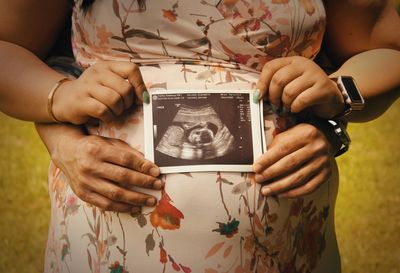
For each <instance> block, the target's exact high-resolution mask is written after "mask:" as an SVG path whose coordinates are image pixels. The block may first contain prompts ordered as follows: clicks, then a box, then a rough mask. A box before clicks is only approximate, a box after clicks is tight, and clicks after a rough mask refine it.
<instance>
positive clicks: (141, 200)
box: [52, 134, 163, 212]
mask: <svg viewBox="0 0 400 273" xmlns="http://www.w3.org/2000/svg"><path fill="white" fill-rule="evenodd" d="M54 151H55V152H53V153H52V158H53V161H54V163H55V164H56V165H57V166H58V167H59V168H61V170H62V171H63V172H64V174H65V175H66V176H67V178H68V180H69V185H70V186H71V188H72V190H73V191H74V192H75V194H76V195H77V196H78V197H79V198H80V199H82V200H83V201H86V202H88V203H90V204H93V205H95V206H97V207H100V208H101V209H104V210H112V211H118V212H129V211H131V212H137V211H138V210H140V207H141V206H154V205H155V204H156V203H157V200H156V198H154V197H153V196H150V195H148V194H144V193H140V192H137V191H133V190H128V189H127V188H129V187H132V186H137V187H142V188H148V189H155V190H160V189H161V188H162V187H163V184H162V182H161V180H159V179H157V176H159V175H160V171H159V169H158V167H157V166H155V165H154V164H153V163H151V162H150V161H148V160H146V159H145V158H144V157H143V155H142V154H141V153H140V152H138V151H137V150H135V149H133V148H131V147H130V146H129V145H128V144H126V143H125V142H123V141H121V140H117V139H111V138H104V137H100V136H93V135H90V136H89V135H83V134H82V135H79V136H74V138H73V139H71V136H70V135H68V136H67V138H65V137H61V138H60V141H58V144H57V147H56V149H55V150H54Z"/></svg>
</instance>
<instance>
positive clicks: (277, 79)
mask: <svg viewBox="0 0 400 273" xmlns="http://www.w3.org/2000/svg"><path fill="white" fill-rule="evenodd" d="M272 83H273V84H275V85H277V86H281V85H283V84H284V83H285V79H284V77H283V76H280V75H279V74H278V75H277V74H275V75H274V76H273V77H272Z"/></svg>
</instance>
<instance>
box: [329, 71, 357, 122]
mask: <svg viewBox="0 0 400 273" xmlns="http://www.w3.org/2000/svg"><path fill="white" fill-rule="evenodd" d="M331 79H332V80H333V81H335V82H336V84H337V86H338V88H339V90H340V92H342V95H343V99H344V102H345V106H346V108H345V110H344V111H343V112H342V113H340V114H338V115H336V116H335V117H333V118H332V119H341V118H343V117H345V116H347V115H348V114H350V113H351V111H360V110H362V109H363V108H364V105H365V103H364V98H363V97H362V95H361V93H360V91H359V89H358V88H357V85H356V83H355V81H354V79H353V77H350V76H339V77H337V78H331Z"/></svg>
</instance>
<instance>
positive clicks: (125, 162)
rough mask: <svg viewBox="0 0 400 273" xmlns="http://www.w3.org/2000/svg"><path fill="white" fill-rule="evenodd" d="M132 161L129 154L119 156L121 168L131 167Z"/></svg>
mask: <svg viewBox="0 0 400 273" xmlns="http://www.w3.org/2000/svg"><path fill="white" fill-rule="evenodd" d="M132 161H133V160H132V155H131V154H130V153H126V152H125V153H122V154H121V164H122V165H123V166H131V165H132Z"/></svg>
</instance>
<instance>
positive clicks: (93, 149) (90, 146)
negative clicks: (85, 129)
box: [84, 141, 101, 155]
mask: <svg viewBox="0 0 400 273" xmlns="http://www.w3.org/2000/svg"><path fill="white" fill-rule="evenodd" d="M100 149H101V147H100V146H99V145H98V144H97V143H94V142H90V141H87V142H86V143H85V144H84V151H85V152H86V153H87V154H89V155H98V154H99V152H100Z"/></svg>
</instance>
